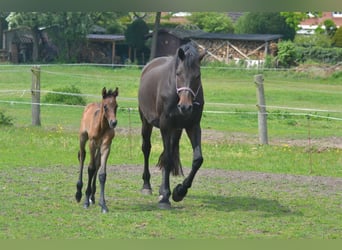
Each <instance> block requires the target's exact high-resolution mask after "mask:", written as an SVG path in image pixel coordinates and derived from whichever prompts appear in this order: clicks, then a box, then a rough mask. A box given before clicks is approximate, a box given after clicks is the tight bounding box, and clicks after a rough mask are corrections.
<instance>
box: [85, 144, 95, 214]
mask: <svg viewBox="0 0 342 250" xmlns="http://www.w3.org/2000/svg"><path fill="white" fill-rule="evenodd" d="M95 153H96V145H95V141H94V140H92V139H91V140H90V141H89V155H90V161H89V166H88V185H87V190H86V199H85V201H84V208H88V207H89V205H90V202H91V200H90V195H91V192H92V191H91V184H92V180H93V178H94V175H95V173H96V159H95Z"/></svg>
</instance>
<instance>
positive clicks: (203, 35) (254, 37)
mask: <svg viewBox="0 0 342 250" xmlns="http://www.w3.org/2000/svg"><path fill="white" fill-rule="evenodd" d="M159 32H165V33H169V34H171V35H174V36H176V37H178V38H180V39H207V40H208V39H209V40H242V41H264V42H267V41H273V40H278V39H279V38H282V37H283V35H281V34H228V33H208V32H204V31H203V30H200V29H193V30H182V29H171V30H164V29H162V30H159Z"/></svg>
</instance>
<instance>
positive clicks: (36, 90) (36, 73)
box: [31, 66, 41, 126]
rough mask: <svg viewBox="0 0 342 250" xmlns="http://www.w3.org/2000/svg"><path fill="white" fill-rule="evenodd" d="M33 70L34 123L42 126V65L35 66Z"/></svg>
mask: <svg viewBox="0 0 342 250" xmlns="http://www.w3.org/2000/svg"><path fill="white" fill-rule="evenodd" d="M31 71H32V87H31V95H32V125H33V126H40V125H41V123H40V66H33V67H32V69H31Z"/></svg>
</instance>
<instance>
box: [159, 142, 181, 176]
mask: <svg viewBox="0 0 342 250" xmlns="http://www.w3.org/2000/svg"><path fill="white" fill-rule="evenodd" d="M172 159H173V161H172V163H173V164H172V166H171V173H172V174H173V175H174V176H178V175H181V176H184V174H183V169H182V163H181V161H180V157H179V147H177V148H176V150H175V151H174V153H173V156H172ZM164 166H165V157H164V151H163V152H162V153H161V154H160V156H159V160H158V163H157V167H159V168H160V169H163V168H164Z"/></svg>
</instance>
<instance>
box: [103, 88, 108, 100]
mask: <svg viewBox="0 0 342 250" xmlns="http://www.w3.org/2000/svg"><path fill="white" fill-rule="evenodd" d="M106 95H107V89H106V87H104V88H103V89H102V97H103V98H105V96H106Z"/></svg>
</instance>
